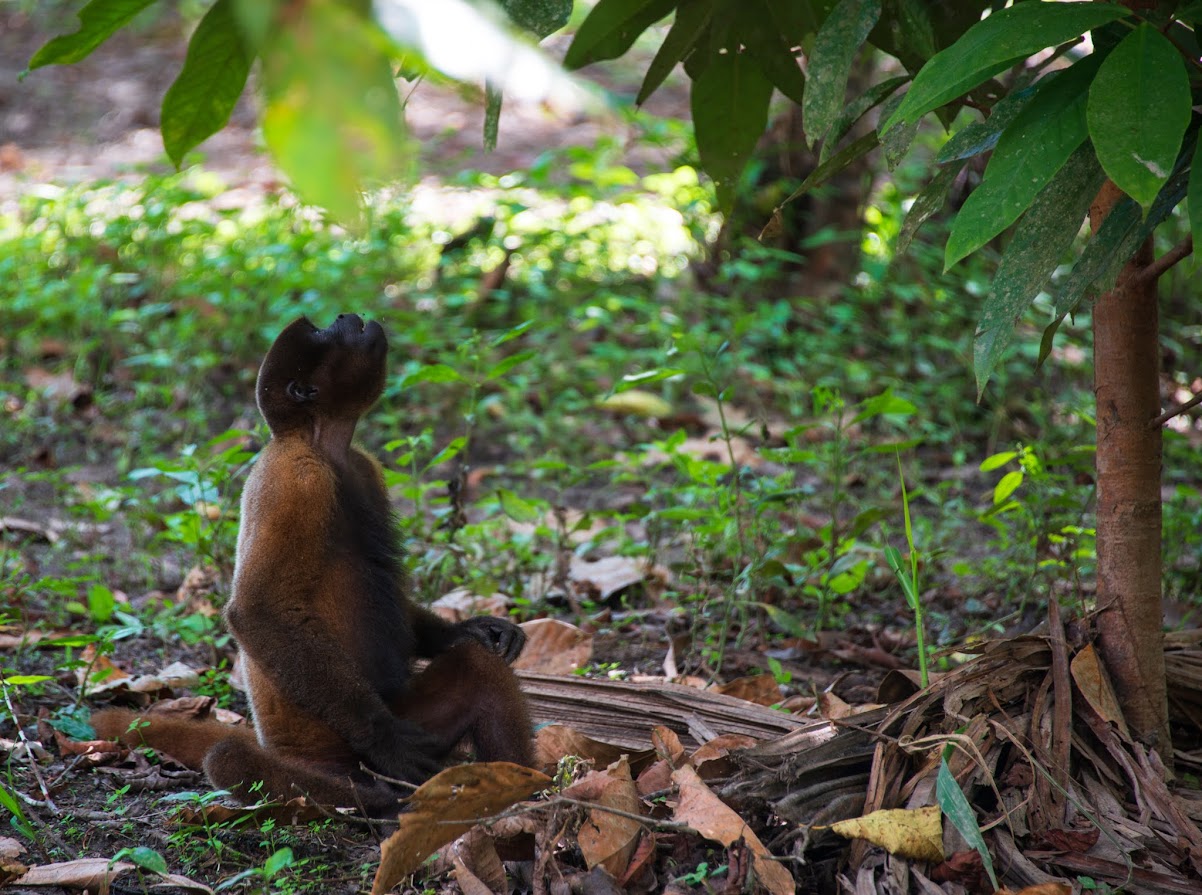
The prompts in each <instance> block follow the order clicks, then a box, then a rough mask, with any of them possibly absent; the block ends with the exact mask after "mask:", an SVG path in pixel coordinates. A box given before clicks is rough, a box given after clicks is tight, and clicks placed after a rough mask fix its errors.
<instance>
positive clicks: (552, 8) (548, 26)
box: [500, 0, 572, 40]
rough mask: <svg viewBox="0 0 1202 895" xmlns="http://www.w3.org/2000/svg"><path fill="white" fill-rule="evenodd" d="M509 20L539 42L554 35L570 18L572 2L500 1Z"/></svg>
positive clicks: (565, 0) (545, 0) (552, 0)
mask: <svg viewBox="0 0 1202 895" xmlns="http://www.w3.org/2000/svg"><path fill="white" fill-rule="evenodd" d="M500 6H501V8H502V9H503V10H505V14H506V15H507V16H509V20H510V21H511V22H513V23H514V24H515V25H517V26H518V27H519V28H521V29H523V30H524V31H529V32H530V33H531V34H533V35H534V36H535V37H537V38H538V39H539V40H542V39H543V38H544V37H548V36H549V35H552V34H554V33H555V32H556V31H558V30H559V29H560V28H562V27H563V26H564V25H566V24H567V23H568V19H570V18H571V17H572V0H500Z"/></svg>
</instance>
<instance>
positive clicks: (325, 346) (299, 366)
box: [255, 314, 388, 434]
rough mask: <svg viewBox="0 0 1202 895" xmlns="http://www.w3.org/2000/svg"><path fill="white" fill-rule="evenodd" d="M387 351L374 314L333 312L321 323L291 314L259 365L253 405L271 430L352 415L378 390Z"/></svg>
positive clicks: (351, 417)
mask: <svg viewBox="0 0 1202 895" xmlns="http://www.w3.org/2000/svg"><path fill="white" fill-rule="evenodd" d="M387 355H388V340H387V339H386V338H385V336H384V330H383V328H382V327H381V326H380V324H378V323H376V322H375V321H374V320H372V321H369V322H367V323H364V322H363V320H362V318H360V317H359V315H357V314H339V315H338V319H337V320H335V321H334V322H333V324H331V325H330V326H328V327H326V328H325V329H318V328H317V327H316V326H314V325H313V324H312V323H310V322H309V319H308V318H307V317H301V318H300V319H299V320H294V321H293V322H292V323H290V324H288V326H287V327H285V329H284V331H283V332H281V333H280V334H279V336H278V337H277V338H276V340H275V342H274V343H273V344H272V346H271V349H270V350H269V351H268V352H267V357H266V358H264V359H263V366H262V367H260V368H259V381H258V384H257V385H256V387H255V397H256V399H257V401H258V404H259V410H260V412H262V414H263V418H264V419H266V420H267V425H268V426H270V427H271V431H272V432H274V433H276V434H279V433H281V432H284V431H288V430H293V429H297V428H301V427H307V426H311V425H312V424H313V423H314V422H315V421H316V420H318V419H325V420H335V419H344V420H352V421H353V420H356V419H358V418H359V417H360V416H362V415H363V413H364V412H365V411H366V410H367V409H368V408H369V407H371V405H372V404H374V403H375V402H376V399H377V398H379V397H380V393H381V392H382V391H383V390H384V375H385V359H386V357H387Z"/></svg>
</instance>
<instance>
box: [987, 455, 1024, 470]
mask: <svg viewBox="0 0 1202 895" xmlns="http://www.w3.org/2000/svg"><path fill="white" fill-rule="evenodd" d="M1017 456H1018V451H1002V452H1001V453H999V454H992V455H991V456H988V457H986V458H985V459H984V460H982V461H981V466H980V469H981V472H993V471H994V470H995V469H1001V468H1002V467H1003V466H1005V465H1006V464H1007V463H1009V462H1010V461H1011V460H1013V459H1014V458H1015V457H1017Z"/></svg>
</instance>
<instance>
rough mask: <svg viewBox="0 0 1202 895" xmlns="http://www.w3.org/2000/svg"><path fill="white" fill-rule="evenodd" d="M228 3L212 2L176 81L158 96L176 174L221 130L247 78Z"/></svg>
mask: <svg viewBox="0 0 1202 895" xmlns="http://www.w3.org/2000/svg"><path fill="white" fill-rule="evenodd" d="M233 6H234V4H233V0H217V2H216V3H214V4H213V5H212V6H211V7H210V8H209V11H208V12H207V13H205V16H204V18H203V19H201V20H200V24H199V25H197V26H196V30H195V31H194V32H193V33H192V39H191V40H190V41H189V42H188V55H187V57H186V58H185V59H184V67H183V69H181V70H180V73H179V76H178V77H177V78H176V79H175V81H174V83H172V85H171V86H170V87H169V88H168V89H167V93H166V94H165V95H164V96H163V110H162V116H161V121H162V124H161V129H162V132H163V148H164V149H166V150H167V156H168V158H170V159H171V161H172V162H173V163H174V164H175V166H176V167H177V168H178V167H179V166H180V164H181V163H182V162H183V159H184V155H185V154H186V153H187V152H188V151H189V150H191V149H193V148H194V147H196V146H198V145H200V144H201V143H203V142H204V141H205V140H206V139H208V138H209V137H211V136H212V135H213V134H215V133H217V131H219V130H221V129H222V128H223V127H225V123H226V122H227V121H229V120H230V113H231V112H233V111H234V105H235V104H236V103H237V102H238V97H240V96H241V95H242V90H243V88H244V87H245V86H246V76H247V74H249V72H250V63H251V60H252V55H251V53H250V52H249V51H248V50H247V49H246V47H245V45H244V44H243V42H242V35H241V33H240V32H239V30H238V23H237V21H236V18H235V15H234V8H233Z"/></svg>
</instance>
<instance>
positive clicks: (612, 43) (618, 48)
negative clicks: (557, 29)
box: [563, 0, 676, 69]
mask: <svg viewBox="0 0 1202 895" xmlns="http://www.w3.org/2000/svg"><path fill="white" fill-rule="evenodd" d="M675 7H676V0H600V2H599V3H597V5H596V6H594V7H593V8H592V9H591V10H590V11H589V14H588V15H587V16H586V17H585V19H584V21H583V22H581V23H580V27H579V28H578V29H576V36H575V37H573V38H572V45H571V46H570V47H568V52H567V55H565V56H564V59H563V64H564V68H568V69H576V68H581V67H582V66H585V65H588V64H589V63H590V62H599V61H601V60H602V59H613V58H615V57H617V56H621V55H622V54H623V53H625V52H626V51H627V50H629V49H630V47H631V45H632V44H633V43H634V41H635V39H636V38H637V37H638V36H639V35H640V34H642V33H643V32H644V31H646V30H647V29H648V28H650V27H651V26H652V25H653V24H655V23H656V22H658V21H659V20H660V19H662V18H663V17H664V16H666V15H667V14H668V13H670V12H671V11H672V10H673V9H675Z"/></svg>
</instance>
